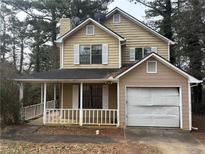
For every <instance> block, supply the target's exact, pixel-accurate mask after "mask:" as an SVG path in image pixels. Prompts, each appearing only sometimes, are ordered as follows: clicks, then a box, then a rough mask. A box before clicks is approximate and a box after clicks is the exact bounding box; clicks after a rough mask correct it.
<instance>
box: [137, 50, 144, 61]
mask: <svg viewBox="0 0 205 154" xmlns="http://www.w3.org/2000/svg"><path fill="white" fill-rule="evenodd" d="M142 58H143V50H142V48H135V60H141V59H142Z"/></svg>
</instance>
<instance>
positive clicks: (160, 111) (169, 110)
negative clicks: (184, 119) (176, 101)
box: [127, 105, 179, 116]
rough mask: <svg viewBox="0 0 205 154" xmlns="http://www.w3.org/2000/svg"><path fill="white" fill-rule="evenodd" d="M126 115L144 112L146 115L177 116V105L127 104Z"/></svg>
mask: <svg viewBox="0 0 205 154" xmlns="http://www.w3.org/2000/svg"><path fill="white" fill-rule="evenodd" d="M127 110H128V116H132V115H138V114H146V115H151V114H152V115H177V116H179V107H140V106H129V105H128V109H127Z"/></svg>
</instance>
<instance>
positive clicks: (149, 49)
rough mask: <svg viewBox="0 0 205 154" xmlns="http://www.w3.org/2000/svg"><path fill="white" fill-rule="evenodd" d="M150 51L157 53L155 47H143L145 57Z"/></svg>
mask: <svg viewBox="0 0 205 154" xmlns="http://www.w3.org/2000/svg"><path fill="white" fill-rule="evenodd" d="M152 52H155V53H157V48H155V47H147V48H144V57H146V56H147V55H149V54H150V53H152Z"/></svg>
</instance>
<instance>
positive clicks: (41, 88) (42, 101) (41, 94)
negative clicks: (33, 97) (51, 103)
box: [41, 84, 43, 104]
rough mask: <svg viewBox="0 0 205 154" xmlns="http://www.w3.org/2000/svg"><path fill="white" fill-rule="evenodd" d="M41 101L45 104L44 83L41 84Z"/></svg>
mask: <svg viewBox="0 0 205 154" xmlns="http://www.w3.org/2000/svg"><path fill="white" fill-rule="evenodd" d="M41 103H42V104H43V84H41Z"/></svg>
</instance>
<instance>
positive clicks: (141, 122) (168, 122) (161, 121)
mask: <svg viewBox="0 0 205 154" xmlns="http://www.w3.org/2000/svg"><path fill="white" fill-rule="evenodd" d="M127 123H128V126H157V127H179V117H178V116H163V115H158V116H157V115H155V116H153V115H150V116H147V115H140V114H139V115H138V116H135V117H132V116H131V117H129V118H128V122H127Z"/></svg>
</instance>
